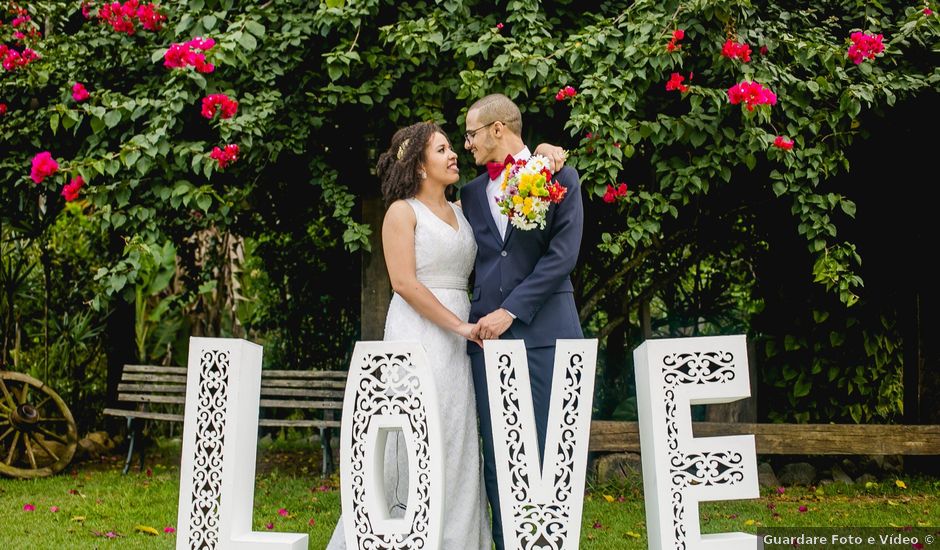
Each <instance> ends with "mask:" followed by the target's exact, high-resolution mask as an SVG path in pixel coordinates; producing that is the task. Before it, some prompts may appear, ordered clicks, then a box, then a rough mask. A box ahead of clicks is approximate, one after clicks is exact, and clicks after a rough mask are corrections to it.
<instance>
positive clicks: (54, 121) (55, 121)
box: [49, 113, 59, 135]
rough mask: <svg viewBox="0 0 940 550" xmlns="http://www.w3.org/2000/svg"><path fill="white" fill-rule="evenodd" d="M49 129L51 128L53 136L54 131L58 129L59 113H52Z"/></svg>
mask: <svg viewBox="0 0 940 550" xmlns="http://www.w3.org/2000/svg"><path fill="white" fill-rule="evenodd" d="M49 127H50V128H52V135H55V133H56V130H58V129H59V113H53V114H52V116H50V117H49Z"/></svg>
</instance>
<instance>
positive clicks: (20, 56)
mask: <svg viewBox="0 0 940 550" xmlns="http://www.w3.org/2000/svg"><path fill="white" fill-rule="evenodd" d="M0 46H2V48H0V54H2V55H0V57H2V58H3V59H2V60H0V63H2V65H3V68H4V69H5V70H7V71H12V70H14V69H18V68H20V67H25V66H26V65H28V64H30V63H31V62H33V61H35V60H37V59H39V55H38V54H37V53H36V52H34V51H33V50H31V49H30V48H23V51H22V52H18V51H16V50H14V49H13V48H10V47H8V46H6V45H5V44H0Z"/></svg>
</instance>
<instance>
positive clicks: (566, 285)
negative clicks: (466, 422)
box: [461, 94, 584, 550]
mask: <svg viewBox="0 0 940 550" xmlns="http://www.w3.org/2000/svg"><path fill="white" fill-rule="evenodd" d="M466 130H467V131H466V134H464V137H465V141H464V148H465V149H467V150H468V151H470V152H471V153H473V158H474V160H475V161H476V163H477V164H478V165H484V164H485V165H486V166H487V173H485V174H482V175H480V176H479V177H477V178H476V179H474V180H473V181H471V182H470V183H468V184H467V185H466V186H465V187H463V189H461V204H462V206H463V212H464V214H465V215H466V217H467V220H468V221H469V222H470V225H471V226H472V227H473V235H474V238H475V239H476V242H477V248H478V250H477V257H476V265H475V267H474V270H475V273H476V275H475V282H474V288H473V297H472V298H471V304H470V322H471V323H478V325H477V327H478V330H479V333H478V334H479V336H480V338H481V339H484V340H487V339H497V338H507V339H521V340H524V341H525V346H526V355H527V357H528V361H529V379H530V381H531V384H532V401H533V405H534V409H535V427H536V431H537V433H538V445H539V458H540V460H539V463H540V464H541V461H542V460H543V457H544V456H545V431H546V425H547V423H548V405H549V399H550V397H551V389H552V372H553V370H554V361H555V340H557V339H559V338H583V334H582V332H581V325H580V322H579V319H578V311H577V309H576V308H575V305H574V288H573V287H572V285H571V279H570V277H569V275H570V274H571V271H572V270H573V269H574V266H575V263H576V261H577V259H578V250H579V249H580V247H581V233H582V229H583V224H584V213H583V210H582V204H581V186H580V183H579V181H578V173H577V172H576V171H575V170H574V169H573V168H571V167H564V168H562V169H561V170H560V171H559V172H558V173H556V174H555V175H554V179H555V180H557V181H558V182H559V183H560V184H561V185H563V186H565V187H566V188H567V189H568V192H567V195H566V196H565V198H564V200H562V201H561V203H559V204H557V205H552V206H551V207H550V208H549V211H548V218H547V223H546V225H545V229H542V230H539V229H532V230H529V231H523V230H520V229H515V228H513V227H512V225H511V224H510V223H509V218H508V217H507V216H505V215H503V214H502V213H500V211H499V207H498V206H497V205H496V200H495V197H496V196H497V195H498V194H499V193H500V186H501V185H502V182H503V176H504V170H503V169H504V167H505V165H506V163H507V162H511V159H509V157H512V159H515V160H519V159H527V158H528V157H529V156H530V153H529V149H528V148H527V147H526V146H525V143H523V141H522V138H521V137H520V136H521V135H522V115H521V113H520V112H519V107H517V106H516V104H515V103H513V102H512V100H511V99H509V98H508V97H506V96H504V95H502V94H492V95H488V96H486V97H484V98H483V99H480V100H479V101H477V102H476V103H474V104H473V105H471V106H470V109H469V110H468V111H467V118H466ZM467 351H468V353H469V355H470V362H471V365H472V370H473V383H474V387H475V392H476V402H477V412H478V414H479V416H480V432H481V435H482V436H483V461H484V463H483V475H484V479H485V481H486V492H487V496H488V497H489V501H490V506H491V508H492V510H493V540H494V542H495V543H496V548H497V550H503V531H502V522H501V521H500V511H499V494H498V490H497V485H496V463H495V460H494V455H493V429H492V424H491V422H490V405H489V398H488V396H487V388H486V374H485V370H484V369H485V368H486V365H485V363H484V360H483V349H482V348H481V347H480V346H478V345H477V344H475V343H472V342H471V343H468V347H467Z"/></svg>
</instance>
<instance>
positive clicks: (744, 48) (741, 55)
mask: <svg viewBox="0 0 940 550" xmlns="http://www.w3.org/2000/svg"><path fill="white" fill-rule="evenodd" d="M721 55H723V56H724V57H727V58H728V59H740V60H741V61H743V62H745V63H747V62H749V61H750V60H751V47H750V46H748V45H747V44H744V43H738V42H735V41H733V40H730V39H729V40H727V41H725V44H724V46H722V47H721Z"/></svg>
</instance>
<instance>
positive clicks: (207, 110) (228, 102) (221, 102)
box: [202, 94, 238, 118]
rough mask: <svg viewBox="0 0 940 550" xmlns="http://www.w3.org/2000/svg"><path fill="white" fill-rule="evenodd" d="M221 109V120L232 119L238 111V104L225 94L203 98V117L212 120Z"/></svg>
mask: <svg viewBox="0 0 940 550" xmlns="http://www.w3.org/2000/svg"><path fill="white" fill-rule="evenodd" d="M219 107H221V112H222V114H221V118H232V117H233V116H235V113H236V112H237V111H238V102H237V101H234V100H232V99H229V97H228V96H227V95H225V94H212V95H208V96H206V97H204V98H202V116H204V117H206V118H212V117H214V116H215V114H216V113H217V112H218V111H219Z"/></svg>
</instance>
